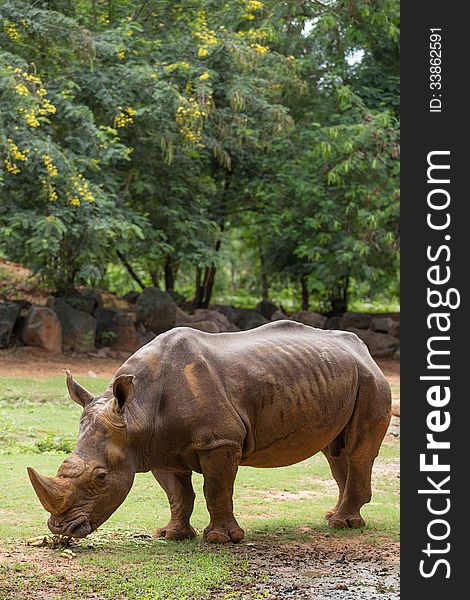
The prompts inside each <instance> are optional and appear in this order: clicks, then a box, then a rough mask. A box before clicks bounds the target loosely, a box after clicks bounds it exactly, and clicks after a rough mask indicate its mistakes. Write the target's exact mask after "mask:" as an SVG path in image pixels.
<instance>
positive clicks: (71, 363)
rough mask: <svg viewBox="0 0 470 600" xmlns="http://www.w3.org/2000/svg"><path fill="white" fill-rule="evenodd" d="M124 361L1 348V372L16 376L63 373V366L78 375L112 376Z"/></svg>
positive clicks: (26, 348)
mask: <svg viewBox="0 0 470 600" xmlns="http://www.w3.org/2000/svg"><path fill="white" fill-rule="evenodd" d="M124 360H125V359H124V358H115V357H113V358H106V357H97V356H87V355H75V354H74V355H67V354H60V355H56V356H53V355H51V354H49V353H48V352H46V351H44V352H41V351H40V349H34V350H33V349H32V348H28V347H25V348H16V349H13V350H0V375H5V376H11V377H15V376H24V375H25V374H26V373H27V374H28V377H38V378H41V377H48V376H51V375H62V374H63V369H70V370H71V371H72V373H73V374H74V376H75V375H79V376H80V375H81V376H83V375H85V376H88V375H89V374H90V372H93V373H94V374H96V375H97V376H99V377H109V378H111V377H112V376H113V375H114V373H115V372H116V370H117V369H118V368H119V367H120V366H121V365H122V363H123V362H124Z"/></svg>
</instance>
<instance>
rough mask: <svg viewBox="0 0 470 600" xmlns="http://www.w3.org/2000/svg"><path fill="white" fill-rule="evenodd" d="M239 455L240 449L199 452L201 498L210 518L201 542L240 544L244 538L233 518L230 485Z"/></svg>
mask: <svg viewBox="0 0 470 600" xmlns="http://www.w3.org/2000/svg"><path fill="white" fill-rule="evenodd" d="M241 454H242V451H241V448H236V447H234V446H223V447H219V448H215V449H214V450H206V451H203V452H200V453H199V461H200V464H201V469H202V474H203V476H204V496H205V498H206V504H207V510H208V511H209V515H210V519H211V520H210V523H209V525H208V526H207V527H206V529H205V530H204V539H205V540H206V541H208V542H212V543H216V544H223V543H227V542H230V541H232V542H240V541H241V540H242V539H243V538H244V537H245V532H244V531H243V529H242V528H241V527H240V526H239V525H238V523H237V521H236V520H235V517H234V516H233V484H234V481H235V477H236V475H237V470H238V465H239V464H240V460H241Z"/></svg>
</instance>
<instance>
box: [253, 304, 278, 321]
mask: <svg viewBox="0 0 470 600" xmlns="http://www.w3.org/2000/svg"><path fill="white" fill-rule="evenodd" d="M255 310H256V311H258V312H259V314H260V315H262V316H263V317H264V318H265V319H272V317H273V314H274V313H275V312H276V311H277V310H278V308H277V306H276V305H275V304H273V303H272V302H270V301H269V300H261V302H258V304H257V305H256V307H255Z"/></svg>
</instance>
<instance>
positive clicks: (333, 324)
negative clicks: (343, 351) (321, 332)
mask: <svg viewBox="0 0 470 600" xmlns="http://www.w3.org/2000/svg"><path fill="white" fill-rule="evenodd" d="M325 329H341V317H330V318H329V319H327V320H326V323H325Z"/></svg>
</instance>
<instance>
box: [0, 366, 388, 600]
mask: <svg viewBox="0 0 470 600" xmlns="http://www.w3.org/2000/svg"><path fill="white" fill-rule="evenodd" d="M83 383H84V384H85V385H86V386H87V387H88V388H89V389H90V390H92V391H98V390H100V389H101V390H102V389H103V387H104V385H105V384H106V383H107V382H103V381H100V380H98V379H93V380H90V381H84V382H83ZM0 396H2V399H1V400H0V477H1V483H2V484H1V487H0V546H4V547H6V548H7V549H10V550H12V551H18V550H21V551H22V552H23V553H24V557H23V559H22V561H18V562H16V563H15V562H14V561H12V560H10V561H5V562H4V563H2V562H0V599H3V598H19V599H20V598H30V597H35V596H36V595H37V594H38V592H39V591H40V590H42V591H44V590H47V591H48V593H49V594H50V597H51V598H54V597H56V598H61V599H62V598H67V599H82V598H87V597H88V596H89V597H92V594H93V593H96V594H97V595H96V596H95V597H99V598H106V599H108V598H109V599H111V598H114V599H124V598H143V599H150V598H152V599H154V598H168V599H175V600H176V599H200V598H201V599H202V598H206V597H207V598H208V597H211V595H212V593H213V590H215V589H220V588H221V587H223V586H227V585H229V584H230V582H233V580H234V578H235V579H237V578H238V579H240V578H244V577H245V578H246V577H247V575H246V567H247V566H246V561H245V560H244V558H243V554H242V553H241V554H239V553H237V554H233V553H231V552H230V549H227V548H224V547H213V546H211V545H208V544H206V543H204V542H202V539H201V536H199V537H198V539H197V540H191V541H188V542H183V543H181V542H167V541H165V540H152V539H151V538H149V537H147V536H148V534H150V533H152V531H153V530H154V529H155V528H156V527H157V526H161V525H162V524H165V523H166V522H167V520H168V514H169V510H168V503H167V499H166V496H165V494H164V492H163V490H162V489H161V488H160V487H159V486H158V484H157V483H156V481H155V480H154V478H153V477H152V475H151V474H149V473H145V474H138V475H137V477H136V480H135V484H134V487H133V489H132V490H131V492H130V494H129V496H128V498H127V499H126V501H125V502H124V503H123V504H122V505H121V507H120V508H119V509H118V510H117V511H116V512H115V513H114V515H112V516H111V518H110V519H109V520H108V521H107V522H106V523H105V524H104V525H103V526H102V527H101V528H100V529H99V530H98V531H97V532H95V533H94V534H92V535H91V536H89V538H87V539H86V540H83V541H82V542H80V544H79V545H78V546H76V547H74V548H73V549H74V552H76V553H77V557H76V558H74V559H72V560H69V559H66V558H60V552H61V551H60V550H49V549H47V550H46V549H33V548H28V547H26V546H24V545H23V541H24V540H25V539H26V538H28V537H33V536H36V535H42V534H46V533H47V532H48V530H47V526H46V520H47V514H46V512H45V511H44V509H43V508H42V507H41V505H40V503H39V501H38V499H37V497H36V496H35V494H34V491H33V489H32V487H31V485H30V482H29V480H28V477H27V473H26V467H27V466H32V467H34V468H35V469H37V470H38V471H39V472H40V473H42V474H44V475H54V474H55V472H56V471H57V469H58V467H59V465H60V463H61V461H62V460H63V458H64V456H65V452H68V451H69V448H71V447H73V445H74V440H75V438H76V434H77V430H78V419H79V416H80V411H81V409H80V408H79V407H78V406H76V405H75V404H74V403H73V402H72V401H71V400H69V399H67V400H66V399H65V394H64V382H63V377H59V376H57V378H54V377H51V378H47V379H44V380H41V381H34V382H33V381H29V382H28V381H25V380H24V379H22V378H13V377H10V378H5V377H0ZM15 398H17V400H15ZM398 458H399V447H398V443H393V442H391V443H387V444H386V445H384V446H383V447H382V449H381V452H380V456H379V458H378V460H377V463H376V464H377V470H376V475H375V476H374V479H373V487H374V495H373V499H372V502H371V503H370V504H368V505H366V506H365V507H364V509H363V511H362V513H363V516H364V518H365V519H366V521H367V525H368V527H367V528H366V529H365V530H364V533H362V534H361V532H358V531H340V532H336V533H332V535H335V536H347V537H353V536H357V535H362V536H366V537H367V539H368V540H370V541H373V542H376V543H383V542H384V541H387V540H396V539H398V534H399V530H398V527H399V526H398V522H399V512H398V511H399V499H398V492H399V480H398V479H397V478H396V475H395V473H394V472H393V469H389V467H390V465H391V464H393V463H396V462H397V461H398ZM193 481H194V487H195V491H196V496H197V498H196V506H195V511H194V516H193V519H192V524H193V526H194V527H195V528H196V529H197V530H198V531H199V532H201V531H202V530H203V529H204V527H205V526H206V525H207V522H208V515H207V511H206V507H205V503H204V496H203V493H202V477H201V476H200V475H197V474H195V475H194V477H193ZM336 493H337V492H336V488H335V485H334V483H332V477H331V474H330V471H329V468H328V464H327V462H326V460H325V459H324V458H323V456H322V455H317V456H314V457H312V458H310V459H308V460H306V461H304V462H302V463H299V464H297V465H293V466H291V467H286V468H282V469H253V468H247V467H246V468H241V469H240V471H239V474H238V477H237V481H236V484H235V496H234V505H235V514H236V516H238V518H239V522H240V524H241V526H242V527H243V528H244V529H245V533H246V537H247V539H248V541H250V542H261V543H263V544H266V543H267V544H269V543H274V542H275V543H284V542H288V541H290V540H294V539H295V540H308V539H309V535H311V534H312V533H314V534H315V533H322V532H326V531H327V526H326V522H325V520H324V517H323V514H324V512H325V510H327V509H328V508H330V507H331V506H332V505H333V504H335V501H336ZM38 556H39V557H40V558H41V560H40V561H38ZM49 562H51V564H53V565H55V567H54V568H53V569H47V564H48V563H49ZM44 564H45V565H46V567H44ZM54 594H55V596H54ZM48 597H49V596H48ZM250 597H252V596H250Z"/></svg>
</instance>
